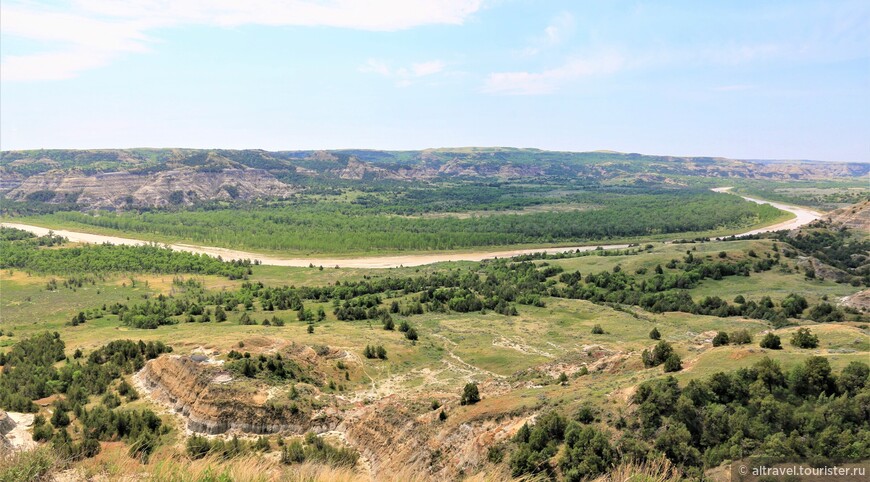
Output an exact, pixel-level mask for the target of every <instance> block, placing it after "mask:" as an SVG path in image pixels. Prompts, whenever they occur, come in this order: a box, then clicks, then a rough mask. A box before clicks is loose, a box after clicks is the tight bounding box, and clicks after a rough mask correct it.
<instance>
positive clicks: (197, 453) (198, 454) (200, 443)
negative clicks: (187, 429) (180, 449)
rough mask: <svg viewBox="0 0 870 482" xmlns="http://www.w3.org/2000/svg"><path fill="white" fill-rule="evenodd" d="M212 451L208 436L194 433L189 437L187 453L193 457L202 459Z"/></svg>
mask: <svg viewBox="0 0 870 482" xmlns="http://www.w3.org/2000/svg"><path fill="white" fill-rule="evenodd" d="M210 451H211V442H209V440H208V438H206V437H203V436H200V435H194V436H192V437H190V438H188V439H187V455H188V456H189V457H191V458H193V459H201V458H203V457H205V456H206V455H208V453H209V452H210Z"/></svg>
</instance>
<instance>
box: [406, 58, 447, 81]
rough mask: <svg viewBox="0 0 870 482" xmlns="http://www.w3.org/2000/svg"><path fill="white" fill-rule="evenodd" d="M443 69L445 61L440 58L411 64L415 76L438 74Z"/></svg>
mask: <svg viewBox="0 0 870 482" xmlns="http://www.w3.org/2000/svg"><path fill="white" fill-rule="evenodd" d="M442 70H444V62H442V61H440V60H431V61H429V62H421V63H419V64H413V65H411V73H412V74H413V75H414V76H415V77H423V76H426V75H432V74H437V73H438V72H441V71H442Z"/></svg>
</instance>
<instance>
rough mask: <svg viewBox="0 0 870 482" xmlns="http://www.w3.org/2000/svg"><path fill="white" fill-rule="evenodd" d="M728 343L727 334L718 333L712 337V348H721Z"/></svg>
mask: <svg viewBox="0 0 870 482" xmlns="http://www.w3.org/2000/svg"><path fill="white" fill-rule="evenodd" d="M728 342H729V338H728V333H725V332H724V331H720V332H719V333H716V336H714V337H713V346H722V345H727V344H728Z"/></svg>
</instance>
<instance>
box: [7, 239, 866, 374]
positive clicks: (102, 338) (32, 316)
mask: <svg viewBox="0 0 870 482" xmlns="http://www.w3.org/2000/svg"><path fill="white" fill-rule="evenodd" d="M771 246H772V243H771V241H769V240H741V241H731V242H711V243H693V244H654V247H653V248H652V249H651V250H650V252H648V253H643V254H639V255H625V256H584V257H579V258H569V259H562V260H550V261H548V262H549V263H551V264H554V265H559V266H562V267H564V268H565V270H566V271H574V270H579V271H580V272H581V273H583V274H584V275H585V274H588V273H594V272H599V271H603V270H607V271H610V270H613V268H614V267H615V266H617V265H619V266H620V267H621V268H622V269H623V270H626V271H627V272H634V271H635V270H637V269H639V268H646V269H647V270H652V269H654V267H655V266H656V265H659V264H662V265H663V264H665V263H667V262H668V261H669V260H671V259H674V258H679V257H681V256H683V255H685V253H686V251H687V250H688V251H690V252H692V253H693V255H694V256H696V257H697V256H703V257H710V258H711V259H713V258H715V259H719V258H718V253H719V252H721V251H724V252H725V253H726V256H727V259H729V260H739V259H742V258H744V257H746V256H748V254H747V253H748V252H749V251H755V252H756V253H757V254H760V255H762V256H763V253H767V252H769V250H770V248H771ZM468 264H469V263H445V264H441V265H432V266H425V267H421V268H399V269H381V270H375V269H372V270H351V269H334V268H329V269H323V270H320V269H318V268H283V267H274V266H255V267H254V274H253V275H252V276H251V279H252V280H253V281H260V282H263V283H264V284H265V285H267V286H285V285H288V286H292V285H295V286H304V285H308V286H319V285H320V286H322V285H327V284H334V283H335V282H337V281H347V280H360V279H365V278H377V277H381V276H388V275H389V276H414V275H420V274H425V273H429V272H434V271H438V270H450V269H456V268H460V267H462V266H467V265H468ZM187 277H190V276H182V278H187ZM52 278H55V279H61V278H60V277H52V276H36V275H28V274H27V273H24V272H20V271H15V272H13V271H8V270H7V271H4V272H3V273H2V277H0V289H2V298H0V316H2V326H3V330H4V332H8V331H12V332H13V333H14V336H13V337H8V336H3V337H0V347H8V346H9V345H11V344H12V343H13V342H14V341H15V340H16V339H19V338H21V337H25V336H28V335H30V334H34V333H37V332H40V331H43V330H50V331H58V332H60V333H61V335H62V337H63V339H64V341H65V342H66V343H67V347H68V350H74V349H75V348H83V349H86V350H88V349H93V348H95V347H97V346H99V345H102V344H104V343H105V342H107V341H108V340H112V339H124V338H131V339H142V340H145V341H149V340H160V341H164V342H166V343H169V344H172V345H173V346H174V347H175V348H176V349H177V350H178V351H179V352H180V353H185V352H190V351H191V350H193V349H196V348H198V347H205V348H208V349H217V350H221V351H227V350H229V349H231V348H233V347H236V346H237V345H238V342H239V341H242V342H244V344H245V345H246V346H254V347H256V346H267V345H271V344H274V343H285V342H295V343H300V344H306V345H327V346H334V347H341V348H344V349H347V350H349V351H353V352H356V353H359V352H361V351H362V347H364V346H365V345H367V344H372V345H374V344H382V345H383V346H384V347H385V348H386V349H387V352H388V353H389V359H388V360H386V361H369V360H365V364H366V370H367V371H368V372H369V375H371V376H372V377H373V378H376V379H380V380H388V379H391V378H400V379H401V383H403V384H405V385H407V386H408V387H409V388H413V387H415V386H419V385H420V384H422V383H423V381H424V380H429V381H431V380H433V379H437V380H439V381H441V382H444V383H445V387H446V386H449V385H450V383H451V382H452V383H454V384H456V383H459V382H460V381H461V380H463V379H465V378H467V377H469V376H471V377H474V378H476V379H481V380H483V379H487V378H500V377H509V376H511V375H513V374H516V373H518V372H521V371H524V370H529V369H532V368H534V367H537V366H540V365H545V364H548V363H551V362H554V361H557V360H562V359H565V358H570V355H571V354H575V353H577V352H580V351H582V350H583V349H584V347H589V346H594V345H600V346H602V347H604V348H606V349H607V350H608V351H610V352H612V353H623V354H626V353H628V354H633V355H631V357H629V360H631V361H630V363H633V364H634V365H637V364H638V363H639V357H638V356H637V355H638V354H639V352H640V351H641V350H643V349H644V348H648V347H649V346H651V344H652V342H651V340H649V338H648V336H647V334H648V332H649V331H650V330H651V329H652V328H653V327H657V328H658V329H659V331H660V332H661V333H662V337H663V339H665V340H668V341H671V342H673V343H674V344H675V346H676V347H677V350H678V352H680V353H681V354H684V355H685V356H686V357H688V358H693V357H697V362H695V363H694V364H693V365H692V368H691V369H689V370H687V371H686V373H691V372H693V371H695V370H698V371H700V372H703V373H706V372H707V371H708V368H707V365H708V364H709V365H710V367H709V368H710V369H712V368H713V367H715V366H717V361H716V360H717V359H719V362H718V363H721V362H723V360H724V359H727V360H729V361H728V362H725V363H726V365H724V367H727V366H731V365H734V366H742V365H745V364H747V363H751V361H752V360H755V359H756V358H758V357H759V356H761V355H760V353H761V350H760V349H759V348H758V347H757V344H754V345H752V346H751V347H747V348H733V349H727V348H726V349H716V350H712V351H709V352H708V351H702V352H697V353H696V352H695V350H696V349H697V346H698V345H703V344H704V343H705V342H704V341H701V340H702V338H703V336H702V334H704V333H709V332H713V331H717V330H722V331H734V330H737V329H747V330H749V331H750V333H752V334H753V335H754V336H756V338H757V335H758V334H759V333H762V332H764V331H766V330H768V329H769V326H768V325H767V324H766V323H764V322H762V321H759V320H748V319H742V318H739V317H732V318H717V317H710V316H700V315H692V314H688V313H664V314H654V313H647V312H644V311H643V310H640V309H639V308H632V309H630V310H628V312H626V311H617V310H614V309H612V308H609V307H607V306H602V305H597V304H593V303H590V302H588V301H583V300H569V299H558V298H544V302H545V304H546V306H545V307H542V308H538V307H532V306H520V307H519V315H518V316H504V315H500V314H497V313H494V312H489V313H486V314H482V313H464V314H463V313H446V314H442V313H426V314H424V315H413V316H410V317H397V318H396V323H399V322H400V321H401V320H403V319H405V320H408V321H409V322H411V324H412V325H413V326H414V327H415V328H416V329H417V330H418V332H419V333H420V340H419V341H418V342H417V343H416V344H412V343H411V342H409V341H408V340H406V339H405V338H403V337H402V334H401V333H399V332H397V331H396V332H388V331H384V330H383V329H382V328H381V326H380V324H379V323H377V322H374V321H371V322H369V321H354V322H348V321H339V320H337V319H336V318H335V315H333V314H332V307H331V304H329V303H323V304H321V303H306V308H309V309H312V310H317V308H319V307H322V308H323V309H324V311H326V313H327V317H326V320H325V321H323V322H319V323H317V324H316V329H315V332H314V333H313V334H309V333H307V332H306V328H307V324H306V323H305V322H302V321H298V320H297V318H296V312H295V311H275V312H263V311H256V310H255V311H254V312H252V313H251V318H252V319H253V320H255V321H257V322H260V321H262V319H264V318H270V317H271V316H273V315H274V316H278V317H279V318H282V319H283V320H284V321H285V322H286V325H285V326H283V327H275V326H259V325H250V326H243V325H239V324H238V318H239V316H240V313H238V312H235V313H230V314H229V320H228V321H227V322H225V323H208V324H206V325H203V324H200V323H179V324H175V325H168V326H161V327H160V328H158V329H155V330H145V329H135V328H130V327H126V326H123V325H122V324H121V323H120V321H119V320H118V317H117V316H114V315H111V314H109V315H106V316H104V317H103V318H98V319H94V320H89V321H88V322H86V323H84V324H82V325H79V326H76V327H72V326H67V322H68V321H69V319H70V318H71V317H72V316H73V315H75V314H76V313H78V312H79V311H82V310H88V309H91V308H96V307H100V306H102V305H103V304H109V305H110V304H112V303H115V302H128V301H136V300H144V299H145V298H147V297H154V296H156V295H159V294H167V295H168V294H171V293H172V292H173V290H175V289H176V288H175V287H174V286H173V283H172V281H173V278H174V276H169V275H141V274H127V275H121V274H118V275H107V276H105V277H104V279H99V280H96V281H95V284H85V285H84V286H82V287H81V288H76V289H75V290H73V289H70V288H64V287H60V288H59V289H58V290H56V291H48V290H47V289H46V283H47V282H48V281H49V280H50V279H52ZM193 278H194V279H196V280H199V281H200V282H201V283H203V285H204V287H205V288H206V289H208V290H218V291H219V290H233V289H237V288H238V287H239V286H240V285H241V284H242V283H243V281H240V280H235V281H230V280H227V279H226V278H222V277H216V276H193ZM855 291H857V289H856V288H854V287H852V286H849V285H847V284H837V283H834V282H833V281H819V280H806V279H804V276H803V275H802V274H800V273H797V272H784V271H783V270H780V269H779V268H775V269H773V270H771V271H766V272H762V273H752V274H751V276H749V277H742V276H733V277H727V278H725V279H723V280H718V281H715V280H705V281H702V282H701V283H700V284H699V286H697V287H696V288H694V289H692V290H691V291H690V293H691V295H692V296H693V297H694V298H695V299H699V298H701V297H703V296H707V295H716V296H720V297H723V298H725V299H729V300H730V299H732V298H734V297H735V296H737V295H738V294H742V295H744V296H745V297H746V298H747V299H759V298H761V297H762V296H770V297H772V298H773V299H774V300H775V301H778V300H780V299H782V298H784V297H785V296H786V295H788V294H789V293H792V292H798V293H802V294H804V295H805V296H806V297H807V299H808V301H810V303H811V304H814V303H817V302H818V301H819V300H820V299H821V298H822V296H825V295H827V297H828V299H832V300H836V299H837V298H838V297H841V296H846V295H849V294H851V293H854V292H855ZM397 299H403V298H402V297H400V298H397ZM390 301H391V299H384V301H383V302H384V304H388V303H389V302H390ZM804 323H808V322H804ZM809 324H810V325H815V324H814V323H809ZM595 325H600V326H601V327H602V328H603V329H604V331H605V333H604V334H599V335H594V334H592V333H591V332H592V328H593V327H594V326H595ZM813 328H814V330H818V331H819V336H820V339H821V340H822V348H821V349H822V350H835V351H836V350H840V351H842V350H846V351H848V350H857V351H856V352H855V353H837V354H836V357H839V358H841V359H844V360H846V359H854V358H856V357H860V356H861V355H862V354H863V355H866V354H867V353H868V335H867V332H866V330H863V331H862V330H860V329H858V328H856V327H855V326H854V325H853V324H849V323H844V324H836V325H818V326H814V327H813ZM790 330H791V329H790V328H786V329H783V330H780V331H782V332H783V333H785V334H788V332H789V331H790ZM707 338H709V336H708V337H707ZM784 339H785V338H784ZM855 340H858V341H857V342H856V341H855ZM706 343H707V346H709V345H708V343H709V340H708V339H707V340H706ZM717 350H718V351H717ZM723 350H732V351H735V352H736V353H744V352H745V355H742V356H740V357H737V356H736V355H735V356H732V355H729V357H725V358H724V359H720V358H721V357H718V356H717V355H716V354H715V353H718V352H721V351H723ZM801 353H802V352H801ZM826 353H827V352H826ZM790 354H795V355H796V354H797V352H794V350H790V349H789V347H787V348H786V350H784V351H783V352H779V353H776V354H775V355H776V356H777V357H779V358H781V359H783V360H789V357H790ZM832 356H833V355H832ZM744 358H746V360H745V361H744ZM720 367H722V366H720ZM427 377H428V378H427ZM605 378H610V377H605ZM618 378H619V377H617V379H618ZM355 381H357V382H364V380H355ZM618 383H621V382H618ZM605 386H609V383H607V384H605Z"/></svg>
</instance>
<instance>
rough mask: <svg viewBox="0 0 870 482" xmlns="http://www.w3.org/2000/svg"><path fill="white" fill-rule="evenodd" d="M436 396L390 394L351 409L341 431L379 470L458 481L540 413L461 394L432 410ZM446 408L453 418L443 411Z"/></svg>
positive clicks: (474, 469) (474, 470)
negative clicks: (462, 400)
mask: <svg viewBox="0 0 870 482" xmlns="http://www.w3.org/2000/svg"><path fill="white" fill-rule="evenodd" d="M429 402H431V399H430V398H419V399H416V400H408V399H406V398H398V397H387V398H384V399H382V400H379V401H378V402H375V403H373V404H371V405H368V406H365V407H361V408H359V409H357V410H352V411H350V412H349V413H348V414H347V415H346V417H345V421H344V422H342V424H341V425H339V427H338V431H340V432H343V433H344V434H345V439H346V440H347V441H348V443H350V444H351V445H353V446H354V447H355V448H356V449H357V450H359V451H360V453H361V454H362V456H363V457H365V458H366V460H368V461H369V465H370V471H371V472H372V474H374V475H375V478H376V479H377V474H391V475H392V474H407V475H409V476H410V475H414V476H415V477H425V479H428V480H455V479H458V478H460V477H461V476H463V475H471V474H474V473H476V472H478V471H479V470H481V468H482V467H483V465H484V464H486V457H487V452H488V449H489V447H491V446H494V445H497V444H499V443H502V442H504V441H506V440H508V439H509V438H510V437H513V436H514V434H516V432H517V431H518V430H519V429H520V427H522V425H523V424H524V423H526V422H528V421H530V420H532V419H533V418H534V414H533V412H532V411H531V410H529V411H526V410H519V411H516V410H511V409H508V410H501V409H499V408H498V407H492V406H484V405H477V406H473V407H459V404H458V399H456V400H451V401H449V402H448V403H446V404H445V405H444V406H443V407H441V408H439V409H437V410H432V409H431V407H430V406H429ZM442 411H446V413H447V414H448V415H447V419H446V420H441V419H440V418H439V414H440V413H441V412H442Z"/></svg>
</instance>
